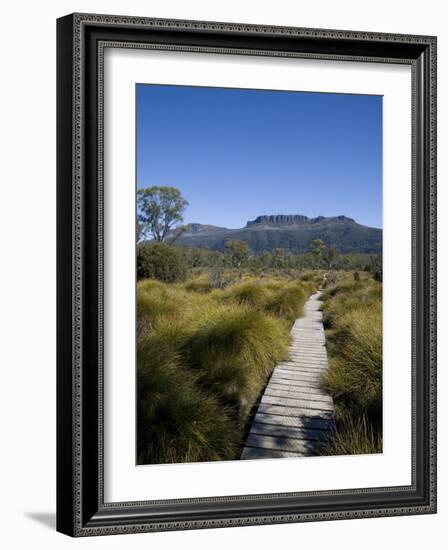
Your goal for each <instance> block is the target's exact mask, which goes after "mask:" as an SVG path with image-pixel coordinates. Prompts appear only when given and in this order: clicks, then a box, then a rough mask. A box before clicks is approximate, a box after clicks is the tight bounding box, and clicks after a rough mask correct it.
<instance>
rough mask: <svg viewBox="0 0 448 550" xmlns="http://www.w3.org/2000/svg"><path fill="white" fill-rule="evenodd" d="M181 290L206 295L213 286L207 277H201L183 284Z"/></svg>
mask: <svg viewBox="0 0 448 550" xmlns="http://www.w3.org/2000/svg"><path fill="white" fill-rule="evenodd" d="M183 288H184V289H185V290H188V291H189V292H199V293H203V294H206V293H207V292H211V291H212V290H213V288H214V286H213V284H212V282H211V281H210V278H209V277H208V276H207V275H202V276H199V277H195V278H194V279H190V280H189V281H187V282H186V283H184V285H183Z"/></svg>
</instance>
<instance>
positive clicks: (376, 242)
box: [176, 214, 383, 254]
mask: <svg viewBox="0 0 448 550" xmlns="http://www.w3.org/2000/svg"><path fill="white" fill-rule="evenodd" d="M382 238H383V232H382V230H381V229H378V228H375V227H367V226H365V225H361V224H359V223H357V222H356V221H355V220H353V219H352V218H348V217H347V216H334V217H325V216H318V217H316V218H308V217H307V216H303V215H300V214H292V215H284V214H276V215H267V216H266V215H264V216H258V217H257V218H255V219H254V220H251V221H248V222H247V223H246V226H245V227H242V228H241V229H228V228H226V227H218V226H215V225H203V224H200V223H190V224H188V225H187V226H186V231H185V233H183V234H182V235H181V237H179V238H178V240H177V241H176V244H178V245H180V246H194V247H198V248H207V249H209V250H219V251H223V250H225V243H226V241H228V240H240V241H245V242H246V243H247V244H248V245H249V247H250V249H251V252H252V253H254V254H258V253H260V252H263V251H271V250H273V249H275V248H284V249H286V250H288V251H290V252H291V253H293V254H303V253H305V252H309V251H310V245H311V241H313V240H314V239H322V240H323V241H324V243H325V244H326V245H327V246H335V247H336V249H337V251H338V252H340V253H368V254H377V253H381V251H382Z"/></svg>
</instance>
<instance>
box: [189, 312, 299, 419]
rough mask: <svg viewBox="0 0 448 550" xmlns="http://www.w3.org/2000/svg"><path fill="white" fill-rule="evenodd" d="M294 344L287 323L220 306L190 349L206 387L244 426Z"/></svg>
mask: <svg viewBox="0 0 448 550" xmlns="http://www.w3.org/2000/svg"><path fill="white" fill-rule="evenodd" d="M288 343H289V334H288V328H287V327H286V326H285V324H284V323H282V322H281V321H278V320H276V319H273V318H271V317H269V316H267V315H265V314H263V313H262V312H261V311H258V310H256V309H253V308H250V307H248V306H241V305H220V306H218V307H215V308H213V309H210V310H209V311H207V312H204V314H203V315H202V316H201V318H200V319H199V320H198V321H197V323H196V324H195V327H194V332H193V333H192V334H191V337H190V339H189V341H188V342H187V344H186V349H187V357H188V363H189V364H190V365H191V367H192V368H193V369H194V370H195V371H197V373H198V376H199V380H200V382H201V385H202V386H203V387H206V388H208V389H209V390H210V391H212V392H213V393H214V394H216V395H217V396H219V398H220V400H221V401H222V402H223V403H225V404H226V405H229V406H231V407H233V409H234V411H235V413H236V414H237V416H238V417H239V419H240V420H242V419H244V417H245V416H246V415H247V413H248V412H249V410H250V408H251V406H252V405H253V403H254V401H255V399H256V398H257V396H258V394H259V392H260V390H261V388H262V386H263V385H264V383H265V382H266V380H267V378H268V376H269V374H270V373H271V371H272V369H273V367H274V366H275V364H276V363H277V362H278V361H279V360H280V359H281V358H283V357H284V356H285V354H286V350H287V346H288Z"/></svg>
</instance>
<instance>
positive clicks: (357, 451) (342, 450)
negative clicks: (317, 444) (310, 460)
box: [323, 416, 383, 455]
mask: <svg viewBox="0 0 448 550" xmlns="http://www.w3.org/2000/svg"><path fill="white" fill-rule="evenodd" d="M339 424H340V425H339V429H338V431H337V432H336V434H335V436H334V438H333V440H332V441H331V443H330V444H329V445H327V446H326V447H325V448H324V451H323V452H324V454H325V455H362V454H376V453H381V452H383V438H382V435H381V432H379V431H378V430H377V429H376V427H375V426H372V425H371V424H369V422H368V420H367V419H366V417H365V416H362V417H360V418H356V419H353V418H352V417H351V416H348V417H346V418H345V420H343V421H342V422H340V423H339Z"/></svg>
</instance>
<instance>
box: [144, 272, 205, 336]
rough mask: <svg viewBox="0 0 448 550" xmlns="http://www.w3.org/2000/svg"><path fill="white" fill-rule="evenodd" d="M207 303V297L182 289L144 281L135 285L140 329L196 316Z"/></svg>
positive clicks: (186, 319)
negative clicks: (164, 321)
mask: <svg viewBox="0 0 448 550" xmlns="http://www.w3.org/2000/svg"><path fill="white" fill-rule="evenodd" d="M207 302H208V300H207V297H206V296H203V295H200V294H196V293H192V292H187V291H186V290H184V289H183V288H182V287H177V286H175V285H168V284H164V283H160V282H158V281H152V280H145V281H142V282H141V283H139V284H138V285H137V319H138V324H139V326H140V327H145V328H146V329H150V328H151V327H153V326H154V325H156V324H157V323H158V322H159V321H163V320H167V319H168V320H170V319H182V320H184V321H185V322H187V321H188V320H190V319H192V318H193V317H194V316H195V315H197V314H198V313H199V312H200V311H201V309H202V308H203V307H204V305H205V304H206V303H207Z"/></svg>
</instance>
